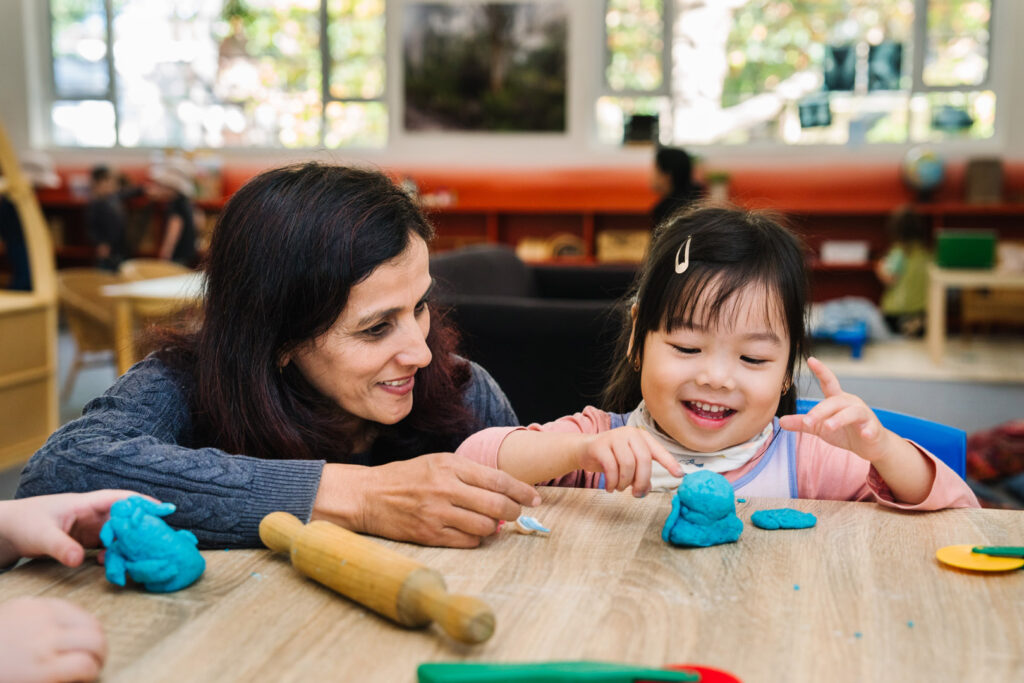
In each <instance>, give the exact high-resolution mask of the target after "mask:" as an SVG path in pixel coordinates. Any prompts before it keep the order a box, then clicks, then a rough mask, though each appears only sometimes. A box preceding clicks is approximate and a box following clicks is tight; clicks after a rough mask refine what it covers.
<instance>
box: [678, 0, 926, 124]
mask: <svg viewBox="0 0 1024 683" xmlns="http://www.w3.org/2000/svg"><path fill="white" fill-rule="evenodd" d="M675 1H676V5H675V8H676V12H677V19H676V21H675V25H674V26H673V28H672V36H673V50H672V59H673V63H672V83H671V86H670V90H671V95H672V103H673V110H674V111H673V129H672V130H671V131H669V132H668V135H669V138H670V141H672V142H675V143H678V144H711V143H722V144H745V143H748V142H754V141H766V142H787V143H791V144H808V143H813V144H848V143H850V144H852V143H854V142H862V141H870V140H873V139H879V140H882V139H884V140H890V139H892V140H894V141H895V140H897V139H906V135H907V132H906V128H907V122H906V113H905V112H906V109H907V102H906V100H907V97H906V95H907V93H908V92H909V90H910V87H911V77H910V73H911V69H910V61H909V60H910V56H911V55H912V54H913V45H912V38H913V18H914V0H818V1H817V2H813V3H793V2H789V1H782V0H748V1H747V2H745V3H693V2H690V1H689V0H675ZM894 93H896V94H899V93H902V95H900V96H897V97H895V98H894V97H893V94H894ZM889 107H896V109H895V110H890V109H888V108H889ZM900 109H901V110H902V112H903V113H900V112H899V111H898V110H900ZM663 128H664V127H663Z"/></svg>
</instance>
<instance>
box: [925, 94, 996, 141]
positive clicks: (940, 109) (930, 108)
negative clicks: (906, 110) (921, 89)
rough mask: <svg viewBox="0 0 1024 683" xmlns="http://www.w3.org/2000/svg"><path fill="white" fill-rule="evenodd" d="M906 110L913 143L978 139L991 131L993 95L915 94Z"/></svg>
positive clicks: (993, 118)
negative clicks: (909, 120)
mask: <svg viewBox="0 0 1024 683" xmlns="http://www.w3.org/2000/svg"><path fill="white" fill-rule="evenodd" d="M910 110H911V124H910V125H911V136H912V139H913V140H914V141H915V142H920V141H929V142H940V141H943V140H965V139H966V140H978V139H984V138H990V137H992V135H993V133H994V132H995V111H996V95H995V93H994V92H992V91H991V90H983V91H978V92H937V93H928V94H922V95H915V96H914V98H913V99H912V100H911V104H910Z"/></svg>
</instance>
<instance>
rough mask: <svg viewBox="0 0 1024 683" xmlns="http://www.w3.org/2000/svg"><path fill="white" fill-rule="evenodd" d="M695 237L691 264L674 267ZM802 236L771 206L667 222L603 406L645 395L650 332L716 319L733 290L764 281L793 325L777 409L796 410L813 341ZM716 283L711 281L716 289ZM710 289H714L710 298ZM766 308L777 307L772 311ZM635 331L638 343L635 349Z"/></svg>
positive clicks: (620, 405)
mask: <svg viewBox="0 0 1024 683" xmlns="http://www.w3.org/2000/svg"><path fill="white" fill-rule="evenodd" d="M687 239H690V250H689V255H690V258H689V267H688V268H687V269H686V271H685V273H684V274H677V273H676V272H675V264H676V254H677V252H678V251H679V248H680V246H682V245H683V244H684V243H685V242H686V240H687ZM804 253H805V252H804V248H803V245H802V244H801V242H800V240H799V239H798V238H797V237H796V236H795V235H794V234H793V233H792V232H790V231H789V230H787V229H786V228H784V227H783V226H782V225H781V219H780V218H779V217H777V216H774V215H772V214H770V213H766V212H753V211H741V210H738V209H732V208H722V207H703V208H701V207H698V208H694V209H691V210H689V211H687V212H684V213H681V214H677V215H676V216H674V217H673V218H672V219H671V220H669V221H667V222H665V223H663V224H662V225H661V227H660V228H659V229H658V230H657V232H655V234H654V237H653V238H652V242H651V247H650V249H649V250H648V255H647V261H646V263H645V264H644V267H643V268H642V269H641V270H640V273H639V274H638V276H637V280H636V282H635V283H634V284H633V288H632V291H631V292H630V293H629V294H628V295H627V298H628V299H629V301H628V303H629V304H632V303H635V304H636V321H635V325H634V322H633V320H632V318H631V317H630V315H629V313H628V308H629V307H628V306H626V307H624V308H625V309H627V310H626V312H625V316H626V319H625V321H624V324H623V329H622V332H621V334H620V336H619V341H618V345H617V350H616V355H615V359H616V360H615V366H614V367H613V370H612V375H611V381H610V382H609V384H608V386H607V388H606V389H605V393H604V404H603V405H604V407H605V408H606V409H608V410H611V411H613V412H626V411H631V410H633V409H634V408H636V406H637V404H639V403H640V399H641V398H642V396H641V393H640V373H639V372H637V370H636V369H635V368H638V367H640V365H641V363H642V362H643V354H644V341H645V340H646V339H647V333H648V332H654V331H657V330H666V331H668V330H673V329H676V328H677V327H680V326H684V325H692V324H694V322H695V318H696V317H698V316H700V319H699V320H697V321H696V322H698V323H700V324H702V325H706V326H709V327H710V326H714V324H715V323H716V322H718V321H719V320H721V319H722V316H724V315H728V314H729V313H730V310H729V309H730V307H729V305H728V304H729V302H730V300H731V299H732V297H733V296H734V295H735V294H736V293H737V292H739V291H740V290H742V289H743V288H744V287H746V286H747V285H751V284H755V285H760V286H763V287H764V289H765V291H766V292H767V293H768V302H769V303H768V305H769V306H770V305H772V302H773V301H774V302H775V305H778V307H779V311H778V312H779V313H780V314H781V317H782V319H783V320H784V321H785V324H786V329H787V331H788V332H789V358H788V364H787V366H786V381H787V383H788V389H787V391H786V392H785V393H784V394H782V398H781V400H780V401H779V408H778V410H777V411H776V414H777V415H789V414H791V413H794V412H796V389H795V387H794V386H793V373H794V371H795V369H796V364H797V361H798V359H801V358H803V356H804V353H805V347H806V339H805V325H804V315H805V309H806V305H807V289H808V285H807V268H806V263H805V260H804ZM709 285H711V287H710V288H709ZM706 291H711V292H714V298H713V299H712V300H711V301H706V300H705V299H704V294H705V292H706ZM766 313H771V311H767V312H766ZM631 335H632V339H633V345H632V348H630V338H631Z"/></svg>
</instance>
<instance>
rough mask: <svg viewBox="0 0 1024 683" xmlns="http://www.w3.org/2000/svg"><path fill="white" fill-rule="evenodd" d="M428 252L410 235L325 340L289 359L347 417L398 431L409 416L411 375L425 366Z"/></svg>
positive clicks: (356, 290)
mask: <svg viewBox="0 0 1024 683" xmlns="http://www.w3.org/2000/svg"><path fill="white" fill-rule="evenodd" d="M430 286H431V279H430V271H429V254H428V250H427V244H426V242H424V241H423V239H422V238H421V237H419V236H418V235H411V236H410V239H409V246H408V247H407V248H406V249H405V251H403V252H402V253H401V254H399V255H398V256H396V257H395V258H393V259H391V260H390V261H386V262H384V263H382V264H381V265H380V266H378V267H377V268H376V269H375V270H374V271H373V272H372V273H370V276H369V277H367V278H366V279H365V280H363V281H362V282H359V283H358V284H356V285H354V286H353V287H352V290H351V292H350V293H349V297H348V302H347V304H346V305H345V310H343V311H342V313H341V315H340V316H338V319H337V320H336V321H335V323H334V325H332V326H331V328H330V329H329V330H327V332H325V333H324V334H322V335H320V336H319V337H317V338H316V339H314V340H313V341H311V342H309V343H307V344H306V345H305V346H303V347H301V348H299V349H298V350H296V351H295V352H294V353H293V354H291V356H290V360H291V361H292V362H294V363H295V365H296V366H297V367H298V369H299V371H300V372H301V373H302V375H303V376H304V377H305V378H306V380H307V381H308V382H309V383H310V384H312V385H313V386H314V387H316V389H317V390H318V391H319V392H320V393H322V394H324V395H325V396H328V397H330V398H332V399H333V400H334V401H335V403H337V404H338V405H339V406H340V407H341V408H342V409H343V410H344V411H345V412H347V413H349V414H351V415H353V416H355V417H358V418H362V419H363V420H366V421H369V422H376V423H380V424H395V423H396V422H398V421H400V420H402V419H403V418H405V417H406V416H407V415H408V414H409V413H410V412H411V411H412V403H413V394H412V389H413V386H414V384H415V376H416V371H417V370H419V369H420V368H424V367H426V366H427V365H429V364H430V361H431V352H430V349H429V348H428V347H427V342H426V339H427V333H428V332H429V331H430V311H429V310H428V309H427V302H426V297H427V293H428V292H429V290H430Z"/></svg>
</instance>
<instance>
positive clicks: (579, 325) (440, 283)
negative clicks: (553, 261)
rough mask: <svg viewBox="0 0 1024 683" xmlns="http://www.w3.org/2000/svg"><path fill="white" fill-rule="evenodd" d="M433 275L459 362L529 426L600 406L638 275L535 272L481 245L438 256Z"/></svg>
mask: <svg viewBox="0 0 1024 683" xmlns="http://www.w3.org/2000/svg"><path fill="white" fill-rule="evenodd" d="M430 270H431V274H432V275H433V277H434V280H435V283H436V285H435V286H436V290H435V292H436V296H435V301H436V303H437V305H438V306H439V307H440V308H441V309H448V311H449V313H448V315H449V316H450V318H451V319H452V320H453V321H454V322H455V324H456V326H457V327H458V328H459V330H460V331H461V334H462V346H461V350H462V353H463V354H464V355H465V356H466V357H467V358H470V359H472V360H474V361H476V362H477V363H479V364H480V365H482V366H483V367H485V368H486V369H487V370H488V371H489V372H490V373H491V375H493V376H494V378H495V379H496V380H497V381H498V383H499V384H500V385H501V387H502V389H504V391H505V393H506V395H507V396H508V397H509V400H510V401H511V402H512V407H513V408H515V411H516V414H517V415H518V416H519V419H520V421H522V422H523V424H529V423H531V422H547V421H549V420H553V419H556V418H558V417H561V416H563V415H568V414H571V413H574V412H577V411H579V410H581V409H582V408H583V407H584V406H585V405H588V404H593V405H599V399H600V394H601V391H602V389H603V388H604V385H605V382H606V381H607V377H608V375H609V366H610V363H611V360H612V355H613V351H614V344H615V339H616V337H617V336H618V333H619V330H620V329H621V325H622V320H623V318H622V312H623V304H621V303H619V299H620V298H621V297H622V295H623V294H625V292H626V291H627V290H628V288H629V286H630V284H631V283H632V280H633V276H634V275H635V273H636V269H635V267H633V266H618V265H597V266H588V265H579V266H573V265H529V264H526V263H524V262H523V261H521V260H520V259H519V258H518V257H517V256H516V254H515V251H514V250H513V249H512V248H511V247H508V246H504V245H474V246H470V247H464V248H462V249H457V250H454V251H449V252H443V253H440V254H435V255H434V256H432V257H431V261H430Z"/></svg>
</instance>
